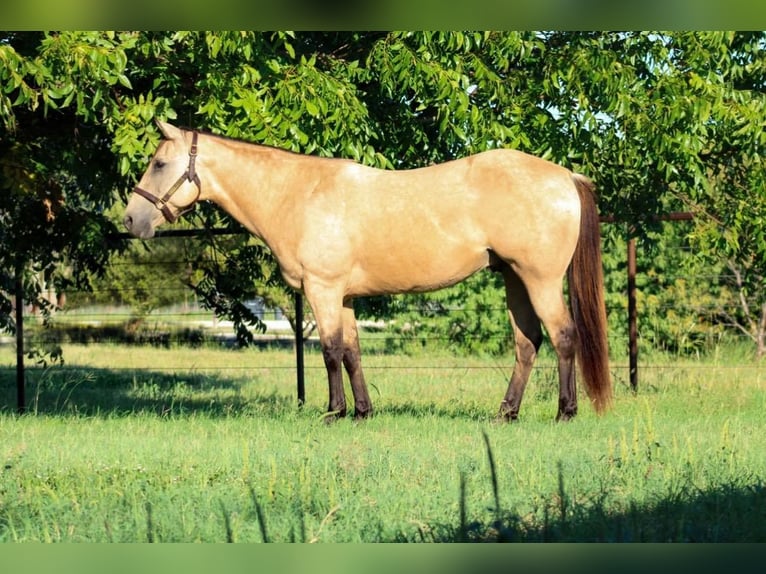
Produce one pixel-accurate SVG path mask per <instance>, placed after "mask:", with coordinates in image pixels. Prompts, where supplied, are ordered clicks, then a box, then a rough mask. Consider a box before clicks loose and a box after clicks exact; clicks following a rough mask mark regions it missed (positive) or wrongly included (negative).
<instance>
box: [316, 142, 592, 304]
mask: <svg viewBox="0 0 766 574" xmlns="http://www.w3.org/2000/svg"><path fill="white" fill-rule="evenodd" d="M339 167H340V169H341V170H342V171H341V173H338V174H337V175H336V176H335V177H334V181H333V184H334V190H333V191H334V193H337V194H338V197H337V199H336V200H334V201H332V202H330V201H328V202H327V204H328V206H329V205H333V206H334V210H333V211H332V212H331V213H330V212H328V213H327V214H326V217H325V219H324V221H317V220H314V221H313V222H312V223H311V224H310V225H311V226H314V227H315V228H316V229H315V231H314V233H313V234H312V235H313V236H314V237H316V238H319V237H320V236H322V237H329V236H332V238H333V240H332V243H333V245H332V251H328V252H326V255H325V256H322V257H320V258H321V259H323V260H324V261H323V264H324V265H331V262H330V259H331V258H341V259H344V260H346V263H344V265H347V266H348V269H349V278H348V284H349V287H348V290H349V292H350V293H352V294H354V295H357V294H359V295H366V294H372V293H388V292H406V291H426V290H432V289H438V288H441V287H444V286H447V285H451V284H454V283H456V282H458V281H460V280H462V279H464V278H465V277H467V276H468V275H470V274H472V273H474V272H475V271H478V270H479V269H482V268H484V267H487V266H488V265H489V264H490V260H491V259H492V258H493V257H495V256H497V257H500V258H501V259H503V260H504V261H506V262H508V263H511V264H514V265H516V266H520V267H524V266H526V267H529V266H531V265H537V266H538V267H540V269H543V268H545V267H548V268H551V266H552V268H553V272H554V273H556V274H558V273H559V272H560V273H563V272H564V271H565V269H566V265H567V264H568V260H569V258H570V257H571V253H572V251H573V250H574V245H575V243H576V240H577V232H578V229H579V199H578V196H577V191H576V189H575V187H574V185H573V183H572V179H571V172H569V170H567V169H565V168H563V167H561V166H558V165H556V164H553V163H551V162H548V161H545V160H542V159H540V158H536V157H534V156H531V155H528V154H525V153H522V152H518V151H514V150H493V151H487V152H483V153H480V154H477V155H474V156H470V157H467V158H464V159H459V160H454V161H451V162H447V163H443V164H437V165H433V166H430V167H426V168H419V169H413V170H403V171H383V170H375V169H372V168H367V167H364V166H359V165H354V164H344V165H342V166H339ZM328 193H329V192H328ZM315 212H316V211H315ZM331 228H332V229H333V230H334V231H332V232H330V231H328V230H329V229H331ZM317 245H318V244H317V243H316V242H314V241H313V240H312V248H311V250H312V251H314V252H316V246H317ZM330 253H333V255H332V256H331V255H330ZM535 262H537V264H535Z"/></svg>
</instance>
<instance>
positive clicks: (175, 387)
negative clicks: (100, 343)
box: [0, 366, 296, 417]
mask: <svg viewBox="0 0 766 574" xmlns="http://www.w3.org/2000/svg"><path fill="white" fill-rule="evenodd" d="M242 386H243V383H242V381H240V380H237V379H234V378H227V377H221V376H218V375H210V374H204V373H170V372H163V371H151V370H150V371H146V370H141V372H140V374H136V373H134V372H132V371H130V370H120V369H104V368H94V367H77V366H56V367H51V368H49V369H42V368H29V369H28V370H27V386H26V399H27V400H26V408H27V412H29V413H34V414H42V415H58V416H115V415H116V416H128V415H134V414H154V415H158V416H170V415H189V414H195V413H199V414H204V415H206V416H212V417H215V416H232V415H237V414H253V413H254V412H257V413H258V414H259V415H260V414H264V415H266V416H278V415H279V414H283V413H284V412H285V411H286V410H294V409H295V405H296V402H295V399H294V398H291V397H289V396H284V395H280V394H277V393H276V392H275V391H273V390H271V391H265V392H264V393H262V394H259V393H253V392H248V394H247V395H246V396H245V395H243V393H242ZM16 404H17V395H16V379H15V371H13V370H12V369H0V411H15V410H16Z"/></svg>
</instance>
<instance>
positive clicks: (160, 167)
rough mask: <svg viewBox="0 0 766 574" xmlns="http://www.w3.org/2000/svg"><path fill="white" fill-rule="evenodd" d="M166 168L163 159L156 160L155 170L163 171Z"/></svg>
mask: <svg viewBox="0 0 766 574" xmlns="http://www.w3.org/2000/svg"><path fill="white" fill-rule="evenodd" d="M163 167H165V162H164V161H162V160H161V159H155V160H154V169H162V168H163Z"/></svg>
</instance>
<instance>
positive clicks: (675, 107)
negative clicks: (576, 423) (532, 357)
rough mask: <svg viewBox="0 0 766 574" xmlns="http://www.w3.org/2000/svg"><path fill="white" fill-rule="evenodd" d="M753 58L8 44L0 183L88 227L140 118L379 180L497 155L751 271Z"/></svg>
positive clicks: (292, 37)
mask: <svg viewBox="0 0 766 574" xmlns="http://www.w3.org/2000/svg"><path fill="white" fill-rule="evenodd" d="M765 49H766V36H765V35H764V34H763V33H759V32H750V33H733V32H665V33H662V32H484V31H436V32H428V31H426V32H408V31H405V32H391V33H383V32H378V33H361V32H354V33H344V32H289V31H278V32H240V31H224V32H198V31H176V32H137V31H134V32H98V31H97V32H77V31H75V32H57V33H26V32H19V33H8V32H7V33H4V35H3V41H0V121H2V125H3V127H4V128H5V133H3V134H2V136H0V149H2V150H3V153H4V155H3V156H2V157H3V159H2V161H3V171H2V181H1V182H0V183H1V184H2V187H3V188H7V189H9V190H12V193H13V194H25V195H24V196H25V197H28V198H33V199H34V198H36V199H35V201H36V202H37V203H36V205H38V206H39V205H42V203H41V202H42V201H43V199H44V198H45V197H46V195H45V194H46V193H49V191H50V189H53V188H61V189H63V190H64V194H63V195H64V196H65V199H66V201H67V202H70V203H73V204H75V205H76V206H78V208H82V209H83V210H85V212H87V213H90V214H91V215H92V216H93V217H95V218H103V217H104V216H103V214H104V212H105V211H106V210H107V209H108V208H109V207H110V206H111V205H112V204H113V203H115V202H116V201H118V200H121V198H120V196H121V195H124V194H125V192H126V191H127V190H128V189H130V187H131V185H132V184H133V182H134V181H133V180H134V179H135V178H136V177H137V176H138V174H140V173H141V172H142V171H143V169H144V167H145V165H146V162H147V161H148V158H149V157H150V155H151V154H152V152H153V151H154V149H155V147H156V145H157V142H158V140H159V134H158V133H157V131H156V128H155V126H154V123H153V121H152V120H153V119H154V118H162V119H176V120H177V121H178V123H180V124H181V125H185V126H188V127H195V128H201V129H207V130H210V131H213V132H215V133H220V134H225V135H228V136H232V137H237V138H242V139H245V140H248V141H253V142H256V143H261V144H266V145H273V146H277V147H280V148H284V149H290V150H293V151H297V152H301V153H308V154H314V155H321V156H334V157H347V158H351V159H354V160H356V161H360V162H363V163H365V164H368V165H373V166H377V167H384V168H394V167H395V168H398V169H404V168H411V167H417V166H423V165H429V164H432V163H435V162H441V161H446V160H449V159H452V158H455V157H462V156H465V155H468V154H470V153H475V152H479V151H483V150H485V149H490V148H496V147H513V148H517V149H521V150H524V151H528V152H530V153H533V154H536V155H540V156H543V157H545V158H547V159H551V160H553V161H556V162H559V163H562V164H564V165H566V166H568V167H571V168H573V169H575V170H578V171H581V172H584V173H586V174H587V175H589V176H591V177H592V178H593V179H594V180H595V181H596V182H597V184H598V188H599V192H600V209H601V212H602V213H608V214H611V215H615V216H616V217H618V218H619V219H623V220H625V221H629V222H630V223H632V224H633V225H634V228H635V229H636V232H637V233H643V232H644V231H645V230H648V229H652V228H653V226H655V224H654V223H653V216H654V215H656V214H660V213H663V212H665V211H668V210H676V209H678V210H688V209H691V210H694V211H696V212H698V213H699V214H700V221H701V220H702V216H703V215H706V214H707V215H710V216H711V217H712V218H713V219H711V220H707V223H706V224H702V223H700V224H699V227H698V228H697V229H695V231H694V232H693V237H694V238H695V241H697V240H698V241H699V244H698V246H699V247H700V248H704V249H709V250H710V252H711V253H712V250H717V251H718V252H720V253H724V254H726V256H727V257H732V258H735V259H737V260H741V261H753V262H756V263H753V264H752V265H751V267H750V268H752V269H756V268H757V267H759V265H760V263H759V262H761V261H766V245H765V244H764V243H765V242H766V239H764V238H763V234H762V233H761V232H760V231H759V229H760V227H758V225H759V222H760V221H761V218H760V215H759V214H761V213H762V211H764V207H763V204H764V201H766V199H764V197H763V194H762V193H760V190H763V189H764V188H766V182H764V176H763V172H764V170H763V165H762V163H761V157H762V156H763V149H764V146H765V145H766V130H764V127H766V111H765V108H764V106H765V104H764V90H765V88H764V87H765V86H766V57H764V55H765V54H764V50H765ZM9 150H10V151H9ZM13 158H20V161H19V162H15V163H14V162H13V161H11V160H12V159H13ZM14 161H15V160H14ZM12 164H13V165H12ZM9 197H10V196H9ZM0 209H11V208H10V207H9V206H8V205H6V206H5V207H1V206H0ZM219 218H221V219H223V220H226V217H225V216H220V215H216V216H213V215H211V214H209V213H207V212H204V216H203V219H202V220H201V221H205V222H206V223H207V224H212V223H213V222H218V221H219V220H220V219H219ZM711 221H712V222H713V223H710V222H711ZM36 225H38V226H39V227H38V231H39V232H40V233H39V234H38V237H48V239H46V240H41V241H43V243H45V242H46V241H49V240H50V236H49V235H46V234H48V233H49V232H48V231H47V227H46V224H45V223H44V222H41V221H38V223H37V224H36ZM18 231H19V234H18V237H22V236H23V237H27V239H24V241H25V242H28V241H31V240H30V239H28V237H31V235H29V234H25V233H26V231H28V230H27V229H26V228H25V229H23V230H22V229H21V228H20V229H19V230H18ZM22 231H24V232H25V233H22ZM8 233H10V232H8ZM69 233H70V235H69V236H68V237H67V239H66V241H65V243H66V242H70V243H68V245H72V244H73V243H77V242H78V241H79V240H78V239H77V238H78V237H79V235H78V234H79V230H77V229H74V228H72V229H71V230H70V232H69ZM8 241H9V243H8V245H9V246H12V247H9V248H8V249H9V252H10V251H13V250H14V249H18V250H25V249H27V246H26V244H25V243H18V244H14V243H13V242H11V241H10V240H8ZM62 241H63V239H62ZM55 253H57V254H56V255H51V256H50V261H51V262H53V261H60V260H61V258H62V257H63V256H62V255H61V254H60V252H58V251H56V252H55ZM243 253H244V252H243ZM243 256H244V255H243ZM261 272H262V273H265V272H266V271H265V270H264V269H262V270H261ZM759 273H760V276H764V273H763V272H762V271H759ZM250 280H252V281H255V282H258V281H260V280H259V279H258V278H257V277H256V276H255V275H253V276H251V277H250V279H248V281H250ZM753 281H755V282H757V279H754V280H753ZM476 289H478V290H483V289H484V286H478V285H477V286H476ZM748 289H749V291H750V292H753V289H754V287H748ZM232 292H233V291H232Z"/></svg>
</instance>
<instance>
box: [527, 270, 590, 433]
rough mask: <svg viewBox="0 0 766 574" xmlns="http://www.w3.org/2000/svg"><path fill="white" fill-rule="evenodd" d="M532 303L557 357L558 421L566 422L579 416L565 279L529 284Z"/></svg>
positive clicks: (573, 336)
mask: <svg viewBox="0 0 766 574" xmlns="http://www.w3.org/2000/svg"><path fill="white" fill-rule="evenodd" d="M526 285H527V289H528V292H529V294H530V301H531V302H532V305H533V307H534V308H535V311H536V313H537V316H538V317H540V320H541V321H542V323H543V325H544V326H545V329H546V330H547V331H548V336H549V337H550V338H551V343H552V344H553V348H554V349H555V350H556V355H557V356H558V367H559V406H558V413H557V414H556V420H557V421H566V420H569V419H571V418H573V417H574V416H575V415H576V414H577V389H576V385H575V351H576V347H577V330H576V328H575V325H574V321H573V320H572V316H571V315H570V314H569V309H568V308H567V305H566V302H565V301H564V293H563V278H561V279H558V280H550V279H548V280H544V281H538V282H532V283H530V282H529V281H527V282H526Z"/></svg>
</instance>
